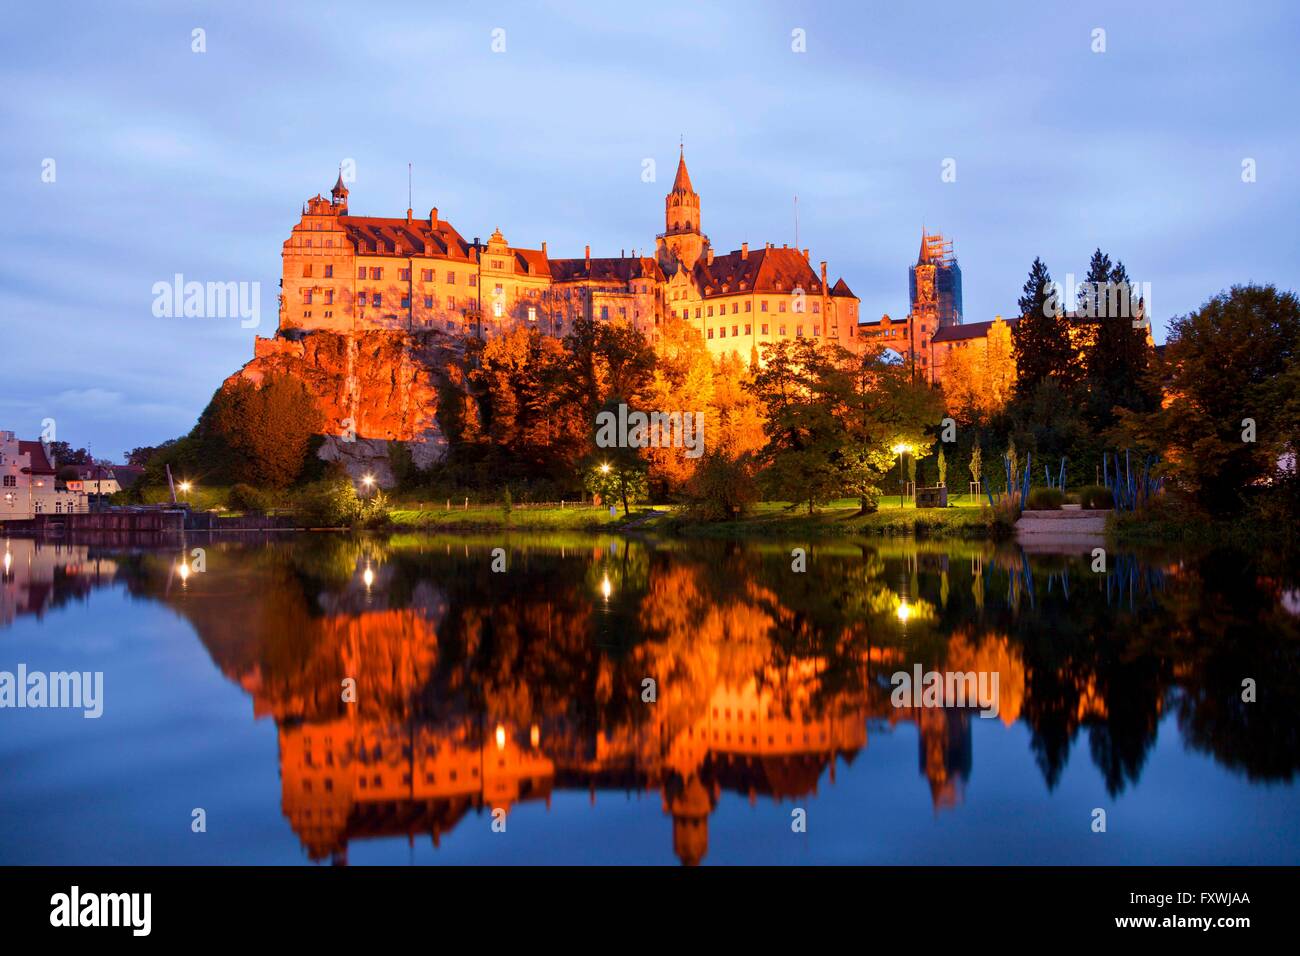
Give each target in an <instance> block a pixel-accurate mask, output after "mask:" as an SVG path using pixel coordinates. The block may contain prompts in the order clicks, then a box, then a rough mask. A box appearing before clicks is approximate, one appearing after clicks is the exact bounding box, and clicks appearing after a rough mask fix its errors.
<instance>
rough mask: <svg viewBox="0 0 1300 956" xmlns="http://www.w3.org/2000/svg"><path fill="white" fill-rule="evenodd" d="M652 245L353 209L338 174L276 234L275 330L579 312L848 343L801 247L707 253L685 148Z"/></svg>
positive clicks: (733, 337)
mask: <svg viewBox="0 0 1300 956" xmlns="http://www.w3.org/2000/svg"><path fill="white" fill-rule="evenodd" d="M664 227H665V228H664V231H663V232H662V233H660V234H659V235H658V236H656V237H655V245H654V254H653V255H640V254H637V253H635V252H634V253H633V254H632V255H619V256H618V257H596V258H593V257H592V255H591V247H590V246H588V247H587V248H586V250H585V252H584V254H583V256H582V257H581V258H565V259H557V258H551V256H550V254H549V252H548V250H547V248H546V243H545V242H543V243H541V244H540V247H539V248H535V249H534V248H524V247H519V246H513V245H511V244H510V243H509V242H508V241H507V240H506V238H505V236H504V235H503V234H502V233H501V230H500V229H497V230H495V231H494V232H493V233H492V235H491V236H490V237H489V238H488V240H487V241H486V242H481V241H480V240H479V239H478V238H477V237H476V238H474V239H472V240H466V239H465V238H464V236H463V235H462V234H461V233H460V232H459V231H458V230H457V229H456V228H455V227H454V226H453V225H452V224H451V223H450V222H448V221H447V220H446V219H444V218H442V217H441V216H440V214H439V211H438V209H437V208H436V207H435V208H433V209H431V210H430V211H429V214H428V216H427V217H421V218H419V219H417V218H415V217H414V216H413V214H412V210H410V209H408V210H407V211H406V217H405V218H404V219H389V218H379V217H373V216H354V215H351V214H350V212H349V210H348V189H347V186H345V185H344V183H343V180H342V176H341V175H340V177H339V180H338V182H336V183H335V185H334V188H333V190H331V192H330V196H329V198H328V199H327V198H325V197H323V196H320V195H317V196H314V197H312V198H311V199H309V200H308V201H307V203H306V204H305V205H304V207H303V211H302V216H301V218H300V219H299V221H298V223H297V224H296V225H295V226H294V227H293V231H292V234H291V235H290V237H289V239H288V240H286V241H285V243H284V248H283V252H282V257H283V272H282V277H281V283H280V285H281V289H280V330H281V333H282V334H290V335H291V334H292V333H293V331H294V330H300V331H303V332H309V331H331V332H342V333H349V332H356V331H364V330H367V329H377V328H378V329H400V330H407V331H421V332H430V333H441V334H444V335H448V336H475V337H478V338H482V339H487V338H491V337H493V336H495V335H499V334H501V333H503V332H505V331H508V330H509V329H512V328H517V327H520V326H524V327H528V328H535V329H537V330H538V331H540V332H541V333H542V334H545V335H553V336H563V335H565V334H566V333H567V332H568V331H569V330H570V329H571V328H572V326H573V324H574V323H575V322H577V321H578V320H580V319H589V320H594V321H601V322H611V321H617V322H626V323H630V324H631V325H633V326H634V327H636V328H638V329H639V330H641V331H642V332H643V333H644V334H645V335H646V336H647V338H648V339H649V340H650V341H651V342H652V343H653V342H655V341H657V340H658V338H659V335H660V330H661V327H662V325H663V324H664V322H665V320H666V319H667V317H669V316H675V317H678V318H680V319H682V320H683V321H685V322H688V323H689V324H690V325H691V327H692V328H694V329H696V330H697V331H698V332H699V334H700V337H701V338H702V340H703V341H704V342H705V343H706V344H707V345H708V347H709V350H710V351H711V352H712V353H714V354H715V355H721V354H725V353H728V352H736V353H738V354H739V355H740V356H741V357H742V358H744V359H745V360H747V361H752V360H753V359H755V358H756V357H757V356H758V354H759V350H760V347H761V346H762V345H763V344H764V343H766V342H772V341H776V340H779V339H795V338H802V337H811V338H813V339H815V340H818V341H828V342H834V343H838V344H840V345H843V346H845V347H846V348H853V349H856V348H858V347H859V345H860V344H862V343H861V342H860V340H859V336H858V304H859V303H858V299H857V297H856V296H855V295H854V294H853V293H852V291H851V290H850V289H849V287H848V285H847V284H846V283H845V281H844V280H843V279H838V280H837V281H836V282H834V283H833V284H832V283H831V281H830V279H829V277H828V274H827V265H826V263H825V262H821V263H820V264H819V267H818V268H814V267H813V265H812V261H811V258H810V254H809V250H808V249H803V250H799V249H792V248H789V247H787V246H784V245H783V246H781V247H779V248H778V247H777V246H776V245H775V244H773V243H767V244H765V245H764V246H763V247H761V248H760V247H755V248H754V249H750V248H749V244H748V243H742V244H741V246H740V248H739V249H736V250H733V251H731V252H728V253H724V254H718V253H715V252H714V249H713V246H712V243H711V242H710V240H709V238H708V236H707V235H705V234H704V232H703V231H702V227H701V217H700V197H699V195H698V194H697V193H696V192H695V190H694V188H693V187H692V185H691V179H690V174H689V173H688V172H687V169H686V158H685V154H684V152H683V154H682V155H681V156H680V157H679V159H678V163H677V173H676V176H675V177H674V180H673V186H672V190H671V191H670V192H669V193H668V195H667V196H666V197H665V199H664Z"/></svg>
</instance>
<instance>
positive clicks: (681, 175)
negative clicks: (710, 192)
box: [673, 143, 695, 193]
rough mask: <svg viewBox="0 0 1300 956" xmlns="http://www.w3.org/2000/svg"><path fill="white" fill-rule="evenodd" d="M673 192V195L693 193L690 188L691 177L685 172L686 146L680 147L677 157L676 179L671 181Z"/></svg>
mask: <svg viewBox="0 0 1300 956" xmlns="http://www.w3.org/2000/svg"><path fill="white" fill-rule="evenodd" d="M673 192H675V193H694V192H695V190H694V189H692V188H691V175H690V173H688V172H687V171H686V144H685V143H683V144H682V146H681V153H680V155H679V156H678V157H677V178H676V179H674V180H673Z"/></svg>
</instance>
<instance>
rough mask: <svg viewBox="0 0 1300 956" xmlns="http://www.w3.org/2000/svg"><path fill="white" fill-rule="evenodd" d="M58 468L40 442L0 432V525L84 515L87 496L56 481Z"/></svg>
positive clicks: (7, 432)
mask: <svg viewBox="0 0 1300 956" xmlns="http://www.w3.org/2000/svg"><path fill="white" fill-rule="evenodd" d="M56 475H57V468H56V467H55V462H53V461H51V460H50V458H49V455H48V452H47V451H46V448H45V446H44V445H42V444H41V443H40V442H39V441H23V440H21V439H19V438H18V437H17V436H16V435H15V434H14V433H13V432H10V431H0V521H6V520H22V519H27V518H33V517H35V516H36V515H40V514H69V513H72V512H78V511H86V510H87V503H86V495H85V494H84V493H83V492H78V491H70V490H68V489H67V488H64V487H61V486H59V485H58V483H57V482H56V481H55V478H56Z"/></svg>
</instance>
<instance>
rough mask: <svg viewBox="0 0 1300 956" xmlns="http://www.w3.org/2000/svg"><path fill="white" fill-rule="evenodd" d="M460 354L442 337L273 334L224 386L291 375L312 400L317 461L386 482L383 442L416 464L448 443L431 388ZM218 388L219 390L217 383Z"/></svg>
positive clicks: (379, 332)
mask: <svg viewBox="0 0 1300 956" xmlns="http://www.w3.org/2000/svg"><path fill="white" fill-rule="evenodd" d="M459 351H460V349H459V347H458V344H457V343H456V341H455V340H454V339H452V338H450V337H448V336H445V335H442V334H441V333H436V332H433V333H414V332H406V331H401V330H394V329H369V330H365V331H357V332H352V333H343V332H327V331H314V332H301V331H296V330H293V331H289V332H281V333H278V334H277V335H276V336H275V337H274V338H269V339H264V338H258V339H257V340H256V342H255V346H254V357H253V360H252V361H251V362H249V363H248V364H246V365H245V366H244V367H243V368H241V369H240V370H239V371H238V372H236V373H235V374H234V375H232V376H230V378H228V379H227V380H226V382H225V385H230V384H232V383H233V382H235V381H237V380H240V379H243V380H246V381H251V382H254V383H258V384H260V383H261V382H262V381H263V380H264V379H265V378H266V377H267V376H270V375H276V374H284V375H291V376H293V377H294V378H297V379H299V380H301V381H302V382H304V383H305V384H306V385H307V387H308V389H309V390H310V391H311V393H312V394H313V395H314V396H315V398H316V402H317V406H318V408H319V409H320V412H321V415H322V416H323V418H324V420H325V422H326V428H325V432H326V434H325V439H326V440H325V444H324V446H323V447H322V448H321V451H320V457H321V458H323V459H325V460H327V461H338V462H341V463H342V464H343V466H344V467H345V468H346V469H347V471H348V473H349V474H351V475H353V476H354V477H359V476H361V475H363V474H367V473H369V474H373V475H374V476H375V477H376V479H377V480H378V482H379V484H380V485H384V486H387V485H391V484H392V483H393V480H394V479H393V473H392V469H391V467H390V465H389V460H388V442H390V441H401V442H405V443H407V447H408V448H409V449H410V451H411V456H412V458H413V460H414V462H415V464H416V465H417V466H419V467H427V466H428V465H430V464H432V463H433V462H435V461H438V460H439V459H440V458H441V457H442V456H443V455H444V454H445V453H446V449H447V441H446V438H445V436H444V435H443V434H442V431H441V429H440V428H439V426H438V419H437V412H438V386H439V382H440V381H441V380H442V377H443V375H444V370H445V369H446V367H447V364H448V362H449V361H451V360H452V359H454V358H455V357H456V356H457V354H458V353H459ZM223 387H224V386H223Z"/></svg>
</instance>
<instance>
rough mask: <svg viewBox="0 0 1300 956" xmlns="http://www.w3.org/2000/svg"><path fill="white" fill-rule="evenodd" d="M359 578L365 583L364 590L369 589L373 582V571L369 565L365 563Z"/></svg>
mask: <svg viewBox="0 0 1300 956" xmlns="http://www.w3.org/2000/svg"><path fill="white" fill-rule="evenodd" d="M361 580H362V581H363V582H364V583H365V585H366V590H367V591H369V590H370V586H371V585H372V584H374V583H375V572H374V571H372V570H371V569H370V565H368V564H367V565H366V569H365V571H363V572H361Z"/></svg>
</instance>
